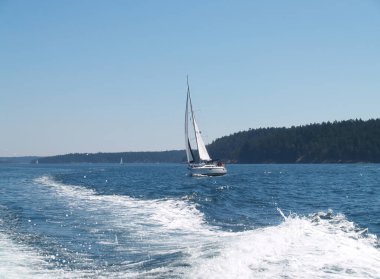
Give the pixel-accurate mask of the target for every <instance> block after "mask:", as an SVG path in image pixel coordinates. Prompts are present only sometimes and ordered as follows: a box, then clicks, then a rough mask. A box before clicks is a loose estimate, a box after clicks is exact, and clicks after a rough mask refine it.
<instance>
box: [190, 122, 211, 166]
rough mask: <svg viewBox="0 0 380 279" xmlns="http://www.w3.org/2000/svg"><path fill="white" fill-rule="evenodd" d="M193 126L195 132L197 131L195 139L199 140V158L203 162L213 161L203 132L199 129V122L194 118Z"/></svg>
mask: <svg viewBox="0 0 380 279" xmlns="http://www.w3.org/2000/svg"><path fill="white" fill-rule="evenodd" d="M193 124H194V130H195V137H196V140H197V146H198V152H199V158H200V159H201V161H211V158H210V155H208V152H207V149H206V146H205V143H204V141H203V139H202V136H201V131H200V130H199V128H198V125H197V122H196V121H195V118H194V116H193Z"/></svg>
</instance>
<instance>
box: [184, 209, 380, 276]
mask: <svg viewBox="0 0 380 279" xmlns="http://www.w3.org/2000/svg"><path fill="white" fill-rule="evenodd" d="M280 214H282V215H283V217H284V222H283V223H281V224H280V225H278V226H273V227H267V228H260V229H256V230H252V231H246V232H243V233H235V235H232V236H228V237H226V238H225V240H224V247H223V248H222V249H221V250H220V254H219V255H218V256H216V257H213V258H209V259H201V260H197V262H196V264H195V265H194V267H193V269H192V272H191V274H190V275H189V278H197V277H198V278H216V277H218V278H379V274H380V251H379V249H377V248H376V246H377V245H378V240H377V238H376V236H375V235H371V234H368V233H367V231H366V230H362V229H360V228H358V227H357V226H356V225H355V224H354V223H353V222H350V221H348V220H347V219H346V218H345V217H344V215H342V214H336V215H335V214H334V213H333V212H332V211H331V210H329V211H328V212H327V213H325V212H319V213H316V214H312V215H310V216H307V217H300V216H297V215H295V214H293V215H290V216H285V215H284V214H283V213H282V212H281V211H280Z"/></svg>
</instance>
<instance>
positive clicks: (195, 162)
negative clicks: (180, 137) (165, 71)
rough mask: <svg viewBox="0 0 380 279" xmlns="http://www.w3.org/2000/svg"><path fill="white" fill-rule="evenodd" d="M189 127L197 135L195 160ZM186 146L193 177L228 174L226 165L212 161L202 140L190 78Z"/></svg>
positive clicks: (189, 167) (186, 117)
mask: <svg viewBox="0 0 380 279" xmlns="http://www.w3.org/2000/svg"><path fill="white" fill-rule="evenodd" d="M189 126H191V130H192V131H193V132H194V135H195V142H196V145H197V152H198V155H199V156H198V157H199V158H195V156H194V152H193V149H192V147H191V144H190V138H189ZM185 146H186V157H187V163H188V169H189V171H190V174H191V175H192V176H218V175H224V174H226V173H227V169H226V167H225V165H224V163H222V162H220V161H217V160H212V159H211V157H210V155H209V154H208V152H207V149H206V146H205V143H204V141H203V139H202V135H201V131H200V130H199V127H198V124H197V122H196V120H195V117H194V111H193V105H192V103H191V96H190V86H189V78H187V98H186V112H185Z"/></svg>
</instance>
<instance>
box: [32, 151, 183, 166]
mask: <svg viewBox="0 0 380 279" xmlns="http://www.w3.org/2000/svg"><path fill="white" fill-rule="evenodd" d="M185 156H186V155H185V151H184V150H172V151H157V152H155V151H154V152H116V153H72V154H66V155H56V156H50V157H43V158H39V159H38V162H39V163H40V164H54V163H119V162H120V160H121V158H123V163H179V162H183V161H184V160H185Z"/></svg>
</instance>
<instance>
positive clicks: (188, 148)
mask: <svg viewBox="0 0 380 279" xmlns="http://www.w3.org/2000/svg"><path fill="white" fill-rule="evenodd" d="M189 94H190V91H189V87H188V88H187V98H186V112H185V146H186V157H187V162H188V163H190V162H193V161H194V156H193V152H192V151H191V146H190V140H189V98H190V95H189Z"/></svg>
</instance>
